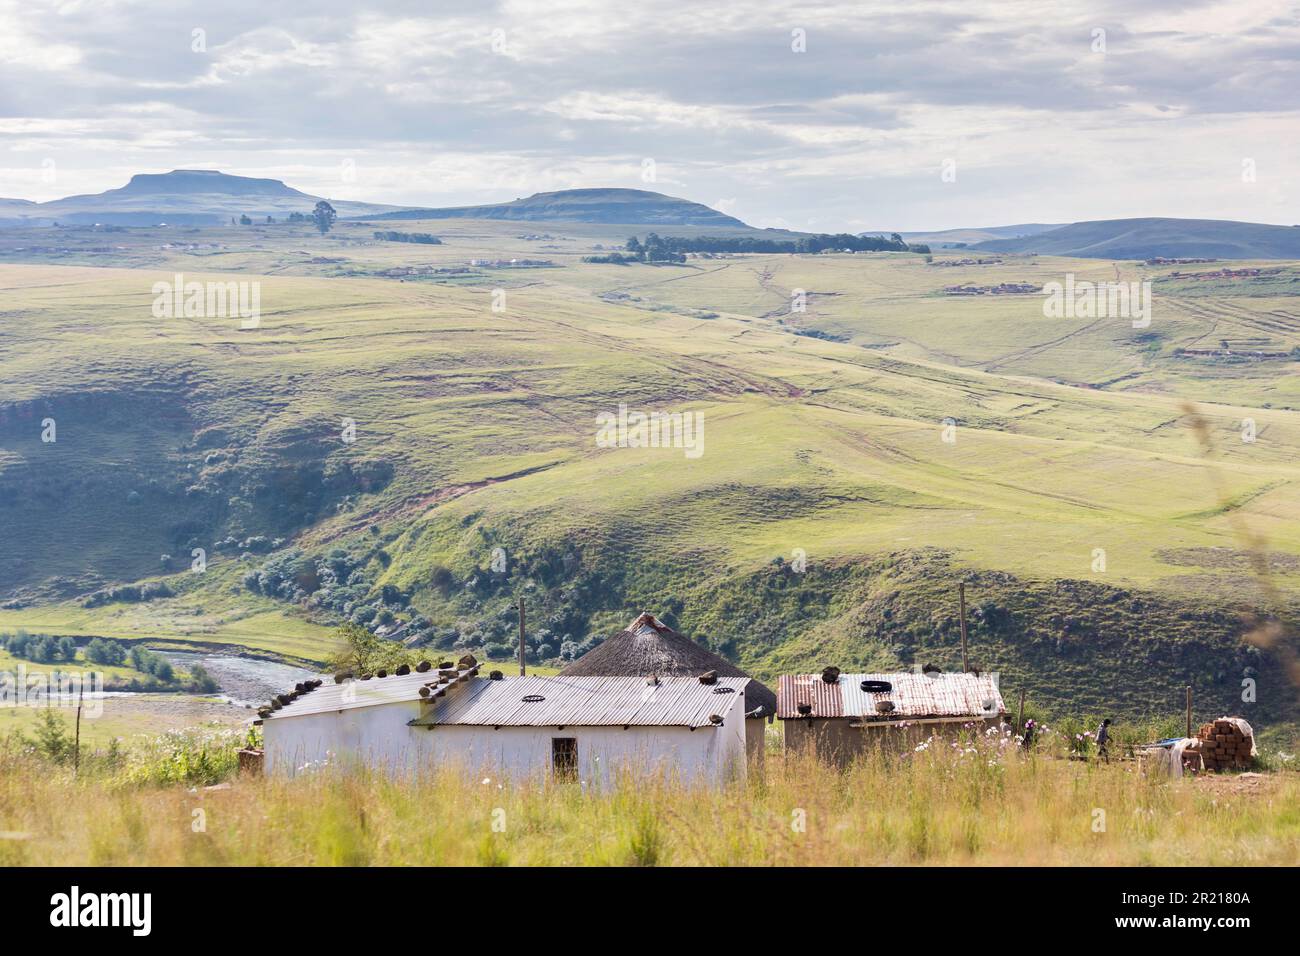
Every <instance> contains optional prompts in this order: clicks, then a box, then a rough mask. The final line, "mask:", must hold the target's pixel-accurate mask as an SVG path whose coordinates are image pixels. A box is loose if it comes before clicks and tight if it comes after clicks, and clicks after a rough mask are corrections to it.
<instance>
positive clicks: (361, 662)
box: [330, 623, 412, 676]
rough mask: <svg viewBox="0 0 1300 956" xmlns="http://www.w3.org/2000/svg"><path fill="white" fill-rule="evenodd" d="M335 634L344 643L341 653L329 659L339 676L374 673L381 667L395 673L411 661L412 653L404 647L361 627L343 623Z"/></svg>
mask: <svg viewBox="0 0 1300 956" xmlns="http://www.w3.org/2000/svg"><path fill="white" fill-rule="evenodd" d="M334 633H335V635H336V636H337V637H338V638H339V640H340V641H341V642H342V644H343V647H342V649H341V650H340V651H339V653H338V654H336V655H335V656H334V657H333V658H331V659H330V667H331V668H332V669H333V670H334V672H335V673H336V674H337V673H341V672H351V673H353V674H356V675H357V676H360V675H362V674H373V673H374V672H375V671H377V670H380V669H381V668H383V669H388V670H393V669H395V668H396V667H397V666H398V665H399V664H410V663H411V662H412V654H411V652H410V651H408V650H407V649H406V647H405V646H403V645H402V644H399V643H398V642H397V641H390V640H387V639H386V638H382V637H379V636H378V635H376V634H372V633H370V631H368V630H367V629H366V628H364V627H362V626H361V625H360V624H352V623H348V624H344V625H342V626H340V627H338V628H337V629H335V632H334Z"/></svg>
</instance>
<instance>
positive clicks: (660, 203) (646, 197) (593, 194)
mask: <svg viewBox="0 0 1300 956" xmlns="http://www.w3.org/2000/svg"><path fill="white" fill-rule="evenodd" d="M366 218H374V219H510V220H520V221H524V222H596V223H617V224H627V225H647V226H717V227H719V228H728V229H748V228H749V226H747V225H746V224H745V223H743V222H741V221H740V220H739V219H735V218H733V217H732V216H728V215H725V214H724V213H720V212H718V211H717V210H716V209H710V208H709V207H708V206H705V205H702V204H700V203H697V202H691V201H690V200H688V199H678V198H676V197H674V196H665V195H664V194H663V193H654V192H649V191H647V190H644V189H564V190H560V191H559V192H553V193H536V194H534V195H532V196H529V197H528V198H526V199H516V200H514V201H513V202H505V203H496V204H495V205H489V206H453V207H450V208H443V209H404V210H402V211H400V212H390V213H385V214H383V215H380V216H373V217H366Z"/></svg>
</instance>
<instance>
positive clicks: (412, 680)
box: [265, 666, 478, 720]
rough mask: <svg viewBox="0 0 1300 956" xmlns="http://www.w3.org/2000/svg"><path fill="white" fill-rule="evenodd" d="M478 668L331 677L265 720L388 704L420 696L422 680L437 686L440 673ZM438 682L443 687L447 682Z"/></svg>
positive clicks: (469, 671) (451, 674)
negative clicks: (339, 680) (339, 679)
mask: <svg viewBox="0 0 1300 956" xmlns="http://www.w3.org/2000/svg"><path fill="white" fill-rule="evenodd" d="M477 672H478V666H475V667H473V668H468V669H466V670H464V671H457V670H445V671H440V670H438V669H437V668H432V669H430V670H427V671H423V672H420V671H415V670H412V671H411V672H410V673H409V674H402V675H400V676H398V675H396V674H390V675H388V676H387V677H371V678H369V679H367V680H358V679H355V678H352V679H349V680H345V681H344V682H343V683H341V684H335V683H334V682H333V678H328V679H327V680H326V682H325V683H323V684H322V685H321V686H320V687H317V688H316V689H315V690H313V691H311V692H309V693H306V694H303V695H301V696H300V697H298V698H297V699H296V700H293V701H290V702H289V703H288V704H286V705H285V706H283V707H282V708H280V709H279V710H275V711H272V712H271V713H270V714H269V715H267V717H266V718H265V719H266V720H280V719H281V718H284V717H304V716H306V715H308V714H327V713H330V712H332V711H339V710H351V709H353V708H355V707H374V706H375V705H377V704H391V703H394V702H397V701H403V700H407V701H411V700H420V699H421V697H420V688H421V687H423V686H424V685H425V684H433V685H434V688H435V690H436V689H437V687H438V686H440V685H439V684H438V680H439V675H440V674H446V675H448V676H449V677H450V678H451V679H453V680H454V679H455V678H457V677H458V676H461V675H465V676H469V675H471V674H474V673H477ZM441 686H443V687H445V686H447V685H446V684H442V685H441Z"/></svg>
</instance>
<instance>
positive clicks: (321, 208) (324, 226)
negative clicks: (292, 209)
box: [311, 199, 339, 236]
mask: <svg viewBox="0 0 1300 956" xmlns="http://www.w3.org/2000/svg"><path fill="white" fill-rule="evenodd" d="M338 217H339V214H338V213H336V212H335V211H334V207H333V206H331V205H330V204H329V203H327V202H326V201H325V200H323V199H322V200H321V201H320V202H318V203H317V204H316V208H315V209H313V210H312V211H311V218H312V222H314V223H316V228H317V229H319V230H320V234H321V235H322V236H323V235H325V233H327V232H329V231H330V229H331V228H332V227H333V225H334V220H336V219H338Z"/></svg>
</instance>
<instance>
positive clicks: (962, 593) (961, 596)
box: [957, 583, 970, 674]
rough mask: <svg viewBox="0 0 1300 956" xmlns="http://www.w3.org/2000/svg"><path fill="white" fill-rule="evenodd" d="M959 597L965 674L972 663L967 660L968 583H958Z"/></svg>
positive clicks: (962, 665)
mask: <svg viewBox="0 0 1300 956" xmlns="http://www.w3.org/2000/svg"><path fill="white" fill-rule="evenodd" d="M957 598H958V600H959V601H960V602H961V672H962V673H963V674H964V673H966V672H967V671H969V670H970V663H969V662H968V661H967V660H966V585H965V583H962V584H959V585H957Z"/></svg>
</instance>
